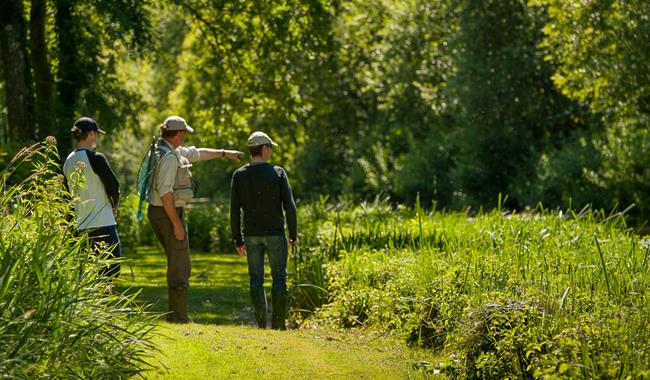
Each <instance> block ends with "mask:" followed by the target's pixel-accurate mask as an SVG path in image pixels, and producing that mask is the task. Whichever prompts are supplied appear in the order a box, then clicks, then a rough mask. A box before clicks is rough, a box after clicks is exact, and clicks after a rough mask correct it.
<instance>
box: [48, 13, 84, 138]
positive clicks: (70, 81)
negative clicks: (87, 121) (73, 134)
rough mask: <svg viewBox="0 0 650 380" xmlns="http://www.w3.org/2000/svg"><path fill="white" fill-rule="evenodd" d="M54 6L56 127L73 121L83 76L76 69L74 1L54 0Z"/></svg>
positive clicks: (77, 53)
mask: <svg viewBox="0 0 650 380" xmlns="http://www.w3.org/2000/svg"><path fill="white" fill-rule="evenodd" d="M54 4H55V7H56V19H55V28H56V33H57V35H58V38H59V65H58V68H57V72H58V77H59V80H58V81H57V92H58V96H59V104H60V106H61V108H60V110H59V112H57V114H58V119H59V120H58V125H66V126H67V125H70V126H71V125H72V122H73V121H74V120H72V118H73V117H74V108H75V106H76V104H77V97H78V96H79V90H80V89H79V87H80V86H79V81H80V76H83V73H80V72H79V70H78V67H77V57H78V55H79V52H78V51H77V49H78V47H77V45H78V44H77V37H76V35H75V25H74V23H75V19H74V15H73V10H74V5H75V0H56V1H55V2H54ZM60 132H61V131H60ZM65 135H66V136H67V135H68V134H67V133H66V134H65Z"/></svg>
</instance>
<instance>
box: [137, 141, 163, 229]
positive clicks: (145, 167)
mask: <svg viewBox="0 0 650 380" xmlns="http://www.w3.org/2000/svg"><path fill="white" fill-rule="evenodd" d="M156 141H157V139H156V137H155V136H154V137H153V140H152V141H151V144H150V145H149V149H148V150H147V153H146V154H145V156H144V159H143V160H142V163H141V164H140V170H138V181H137V185H138V196H139V197H140V201H139V202H138V212H137V214H136V217H137V219H138V221H142V219H144V213H143V212H142V209H143V206H144V202H148V201H149V193H150V190H151V184H152V183H153V178H154V174H155V172H156V165H157V164H158V162H159V161H160V159H161V158H162V157H163V156H165V155H167V154H169V153H172V151H171V150H169V149H164V148H161V147H159V146H158V144H156Z"/></svg>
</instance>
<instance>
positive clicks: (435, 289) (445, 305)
mask: <svg viewBox="0 0 650 380" xmlns="http://www.w3.org/2000/svg"><path fill="white" fill-rule="evenodd" d="M303 213H304V214H303V220H305V219H307V221H306V222H303V225H307V226H313V227H312V228H313V231H310V233H309V235H308V236H309V239H311V240H310V241H309V242H308V244H306V246H304V248H303V250H302V251H301V252H299V253H298V255H296V257H295V266H296V267H297V268H298V271H297V276H296V277H297V283H301V284H304V283H311V284H313V285H314V286H312V287H305V286H301V287H298V288H297V289H298V292H297V293H296V295H297V296H296V303H297V306H298V307H299V308H302V309H304V312H303V315H302V316H301V317H302V318H304V319H305V320H306V321H307V323H320V324H325V325H333V326H337V327H343V328H368V329H376V328H381V329H383V330H384V331H386V332H389V333H391V334H393V335H395V336H401V337H402V339H403V341H405V342H407V343H410V344H412V345H415V346H420V347H427V348H429V349H430V350H431V351H432V352H435V353H437V354H438V355H440V358H441V360H440V361H439V362H438V363H436V364H437V367H438V368H439V369H441V370H442V371H443V372H444V373H447V374H448V375H450V376H458V377H461V378H463V377H465V378H503V377H535V378H541V377H547V376H548V377H559V378H576V377H586V378H602V377H604V378H611V377H627V376H631V377H643V376H648V375H650V354H649V353H650V343H649V342H650V332H649V331H650V328H649V327H650V270H649V269H648V266H649V263H650V244H649V242H648V240H643V239H641V238H639V237H638V236H636V235H634V234H633V233H631V232H629V231H627V229H626V226H625V220H624V219H623V218H622V217H621V215H618V214H605V213H602V212H592V211H590V210H583V212H581V213H568V214H566V213H561V212H550V211H548V210H542V209H540V210H537V211H536V212H532V213H526V214H522V215H512V214H509V213H506V212H503V211H500V210H495V211H493V212H490V213H480V214H477V215H469V214H465V213H441V212H430V211H426V210H422V209H419V208H417V207H416V208H415V209H405V208H401V209H400V208H398V209H394V208H392V207H390V205H388V204H387V203H383V202H376V203H374V204H363V205H361V206H354V207H349V206H347V207H333V206H328V205H327V204H325V203H323V204H321V205H317V204H316V205H311V206H310V207H309V208H308V209H307V210H303ZM309 218H311V220H309ZM314 306H317V307H314Z"/></svg>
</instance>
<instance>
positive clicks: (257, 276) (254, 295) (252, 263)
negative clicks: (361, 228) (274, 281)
mask: <svg viewBox="0 0 650 380" xmlns="http://www.w3.org/2000/svg"><path fill="white" fill-rule="evenodd" d="M246 250H247V252H248V253H247V255H246V258H247V261H248V275H249V277H250V295H251V301H252V303H253V310H254V311H255V320H256V321H257V327H259V328H262V329H265V328H266V308H267V306H266V293H264V250H265V248H264V241H263V239H262V238H260V237H257V236H250V237H246Z"/></svg>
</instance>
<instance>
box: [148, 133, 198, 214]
mask: <svg viewBox="0 0 650 380" xmlns="http://www.w3.org/2000/svg"><path fill="white" fill-rule="evenodd" d="M159 144H165V145H166V147H167V148H169V150H171V149H172V148H171V146H170V145H169V144H168V143H167V142H166V141H164V140H161V141H160V142H159ZM200 160H201V154H200V152H199V150H198V149H197V148H196V147H195V146H190V147H184V146H179V147H178V148H176V149H175V150H174V151H173V153H170V154H165V155H163V156H162V157H161V159H160V160H159V161H158V163H156V169H155V172H154V179H153V183H152V186H151V191H150V193H149V204H151V205H153V206H162V205H163V204H162V200H161V199H160V197H161V196H162V195H165V194H167V193H174V190H175V189H174V186H175V184H176V176H177V174H178V171H179V170H180V169H182V168H189V167H190V166H191V164H190V163H191V162H195V161H200ZM174 204H175V206H176V207H185V206H186V204H187V201H186V200H183V199H180V198H179V197H175V199H174Z"/></svg>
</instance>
